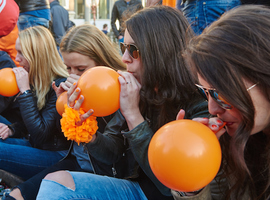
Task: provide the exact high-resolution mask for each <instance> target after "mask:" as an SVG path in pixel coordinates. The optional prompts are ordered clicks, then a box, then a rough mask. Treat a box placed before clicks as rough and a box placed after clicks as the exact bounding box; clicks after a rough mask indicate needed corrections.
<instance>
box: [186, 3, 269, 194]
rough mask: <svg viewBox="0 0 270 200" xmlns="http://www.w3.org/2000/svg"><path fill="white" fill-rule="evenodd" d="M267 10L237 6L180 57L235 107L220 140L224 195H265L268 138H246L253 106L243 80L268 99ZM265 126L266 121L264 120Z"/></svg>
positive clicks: (267, 182)
mask: <svg viewBox="0 0 270 200" xmlns="http://www.w3.org/2000/svg"><path fill="white" fill-rule="evenodd" d="M269 35H270V9H268V8H266V7H263V6H254V5H253V6H250V5H249V6H240V7H239V8H236V9H233V10H231V11H229V12H228V13H227V14H225V15H223V16H222V17H221V18H220V19H219V20H218V21H216V22H214V23H213V24H212V25H211V26H210V27H209V28H206V29H205V30H204V32H203V33H202V34H201V35H199V36H197V37H195V38H193V39H192V40H191V42H190V44H189V45H188V48H187V52H186V55H185V57H186V60H187V62H188V63H189V64H190V66H191V67H192V70H193V72H194V75H196V76H197V74H199V75H200V76H201V77H202V78H204V79H205V80H206V81H207V82H208V83H209V84H210V85H211V86H212V87H214V88H215V89H216V90H218V91H219V93H220V94H221V96H222V97H224V98H225V99H226V100H227V101H228V102H230V104H232V105H233V106H234V107H235V108H236V109H238V110H239V112H240V113H241V117H242V123H241V124H240V126H239V127H238V129H237V131H236V133H235V134H234V135H233V136H232V137H230V136H229V135H228V134H224V135H223V136H222V137H221V138H220V143H221V145H222V152H223V158H224V159H223V161H224V162H223V167H224V168H223V170H224V172H225V175H226V178H227V179H228V181H229V187H230V189H229V191H228V192H227V194H226V195H227V199H242V198H243V196H242V195H243V194H244V193H247V192H248V195H249V199H269V197H270V196H269V194H270V193H269V185H270V181H269V177H270V176H269V172H270V170H269V167H270V161H269V158H270V148H269V139H268V137H267V136H266V135H265V134H263V133H258V134H255V135H252V136H250V134H251V130H252V128H253V126H254V116H255V109H254V105H253V102H252V99H251V97H250V95H249V94H248V92H247V90H246V87H245V85H244V83H243V79H245V80H247V81H250V82H251V83H259V84H258V85H257V86H256V87H258V88H259V89H260V90H261V91H262V93H263V94H264V95H265V97H266V98H267V99H268V100H269V101H270V91H269V88H270V38H269ZM269 125H270V124H269Z"/></svg>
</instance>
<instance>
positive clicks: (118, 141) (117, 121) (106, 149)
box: [86, 110, 126, 164]
mask: <svg viewBox="0 0 270 200" xmlns="http://www.w3.org/2000/svg"><path fill="white" fill-rule="evenodd" d="M124 127H125V118H124V117H123V115H122V114H121V112H120V111H119V110H118V111H117V112H116V113H115V116H114V117H113V118H112V119H111V120H110V121H109V123H108V124H107V126H106V128H105V130H104V133H103V134H102V133H100V132H97V133H96V138H95V140H94V141H93V142H89V143H88V144H86V147H87V149H88V150H89V153H90V154H91V156H93V157H95V158H96V159H97V160H99V161H100V162H103V163H105V164H113V163H115V162H117V161H118V160H119V159H120V158H121V157H122V155H123V153H124V152H125V150H126V145H125V141H124V138H123V136H122V133H121V131H122V130H123V128H124Z"/></svg>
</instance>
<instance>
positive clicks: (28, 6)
mask: <svg viewBox="0 0 270 200" xmlns="http://www.w3.org/2000/svg"><path fill="white" fill-rule="evenodd" d="M15 1H16V3H17V4H18V6H19V8H20V13H23V12H27V11H33V10H41V9H50V3H49V0H15Z"/></svg>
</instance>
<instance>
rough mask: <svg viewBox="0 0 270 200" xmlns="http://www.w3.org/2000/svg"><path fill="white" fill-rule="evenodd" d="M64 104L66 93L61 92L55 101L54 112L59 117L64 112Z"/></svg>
mask: <svg viewBox="0 0 270 200" xmlns="http://www.w3.org/2000/svg"><path fill="white" fill-rule="evenodd" d="M66 103H67V92H63V93H62V94H61V95H60V96H59V97H58V98H57V100H56V110H57V112H58V113H59V115H61V116H62V114H63V113H64V112H65V104H66Z"/></svg>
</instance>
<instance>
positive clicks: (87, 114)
mask: <svg viewBox="0 0 270 200" xmlns="http://www.w3.org/2000/svg"><path fill="white" fill-rule="evenodd" d="M93 113H94V111H93V110H92V109H90V110H89V111H88V112H86V113H84V114H83V115H81V116H80V121H77V122H76V125H77V126H81V125H82V123H83V122H84V121H85V120H86V119H87V118H88V117H90V116H91V115H92V114H93Z"/></svg>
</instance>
